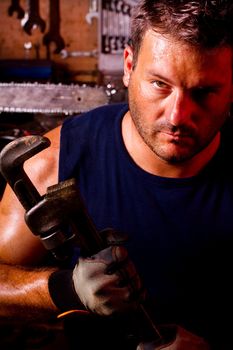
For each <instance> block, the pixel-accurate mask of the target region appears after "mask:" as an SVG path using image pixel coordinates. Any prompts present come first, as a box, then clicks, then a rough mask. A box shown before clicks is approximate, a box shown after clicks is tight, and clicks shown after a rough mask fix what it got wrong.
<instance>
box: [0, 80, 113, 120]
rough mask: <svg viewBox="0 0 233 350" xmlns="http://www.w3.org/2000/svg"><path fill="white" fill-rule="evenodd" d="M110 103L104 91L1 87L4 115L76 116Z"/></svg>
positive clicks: (29, 85) (27, 85)
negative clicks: (11, 113) (41, 114)
mask: <svg viewBox="0 0 233 350" xmlns="http://www.w3.org/2000/svg"><path fill="white" fill-rule="evenodd" d="M108 103H109V97H108V96H107V93H106V88H104V87H98V86H96V87H90V86H87V85H82V86H81V85H78V84H71V85H64V84H38V83H25V84H23V83H22V84H21V83H0V112H16V113H22V112H23V113H46V114H47V113H48V114H64V115H72V114H78V113H83V112H86V111H88V110H90V109H92V108H95V107H98V106H101V105H105V104H108Z"/></svg>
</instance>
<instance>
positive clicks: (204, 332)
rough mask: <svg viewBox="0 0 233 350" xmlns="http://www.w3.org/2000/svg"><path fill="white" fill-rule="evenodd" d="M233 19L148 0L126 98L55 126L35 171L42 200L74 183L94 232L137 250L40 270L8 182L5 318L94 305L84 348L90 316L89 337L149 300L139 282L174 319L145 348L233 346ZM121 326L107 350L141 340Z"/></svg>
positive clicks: (201, 4)
mask: <svg viewBox="0 0 233 350" xmlns="http://www.w3.org/2000/svg"><path fill="white" fill-rule="evenodd" d="M232 19H233V6H232V4H231V2H230V0H228V1H202V0H199V1H187V0H186V1H182V0H180V1H177V0H176V1H171V0H168V1H167V0H159V1H150V0H144V1H142V2H141V3H139V5H138V6H137V7H136V9H135V13H134V15H133V19H132V28H131V34H132V35H131V39H132V42H131V45H130V46H129V47H127V48H126V49H125V52H124V77H123V80H124V84H125V86H126V87H127V88H128V94H129V106H127V105H112V106H104V107H101V108H100V109H97V110H95V111H91V112H89V113H87V114H86V115H84V116H79V117H74V118H71V119H69V120H67V121H66V122H65V123H64V125H63V127H62V129H61V128H57V129H55V130H53V131H51V132H50V133H49V134H48V137H49V138H50V139H51V142H52V145H51V147H50V148H49V149H47V150H45V151H43V152H41V153H40V154H38V155H37V156H35V157H33V159H31V160H29V161H28V162H27V165H26V171H27V172H28V173H29V176H30V178H31V179H32V181H33V182H34V183H35V185H36V186H37V188H38V189H39V191H40V192H41V194H43V193H45V191H46V188H47V187H48V186H50V185H51V184H54V183H56V182H57V181H62V180H66V179H68V178H71V177H75V178H76V179H77V183H78V186H79V188H80V191H81V193H82V195H83V198H84V201H85V203H86V206H87V209H88V211H89V213H90V215H91V217H92V218H93V220H94V223H95V224H96V226H97V228H98V230H100V231H102V230H104V229H105V228H107V227H112V228H114V229H115V230H116V231H119V232H125V233H127V235H128V237H129V238H128V240H127V242H126V243H125V246H126V247H127V250H126V249H125V248H124V247H122V245H121V244H117V243H116V245H115V246H114V245H111V246H110V247H109V248H106V249H105V250H103V251H101V252H100V253H99V254H97V255H96V256H95V257H92V258H82V257H80V259H79V260H78V262H77V264H76V266H75V267H74V269H73V267H72V268H71V270H69V271H63V270H61V271H57V268H56V267H52V268H49V267H48V268H44V269H42V270H41V269H33V268H32V266H36V267H38V266H44V261H46V260H44V259H45V257H46V252H45V251H44V248H43V247H42V245H41V243H40V240H39V239H38V238H36V237H35V236H33V235H32V234H31V232H30V231H29V229H28V228H27V227H26V225H25V223H24V219H23V216H24V211H23V209H22V208H21V206H20V204H19V203H18V202H17V200H16V199H15V197H14V194H13V193H12V191H11V190H10V189H9V188H7V189H6V191H5V194H4V196H3V199H2V203H1V219H0V223H1V245H0V257H1V260H2V263H3V265H2V272H1V291H0V304H1V310H0V312H1V315H2V316H8V317H9V316H14V315H15V314H16V313H18V312H19V310H20V311H21V312H22V313H24V314H31V315H33V316H34V317H35V316H37V317H38V316H40V317H43V315H56V314H58V313H59V311H60V312H62V311H69V310H71V309H73V308H75V309H85V308H86V309H88V310H89V312H90V313H91V314H92V316H93V315H94V316H97V319H95V317H94V319H92V318H88V317H87V318H83V319H81V318H80V317H78V318H79V327H81V328H79V327H77V328H76V331H75V332H76V333H75V336H76V337H77V342H78V338H79V336H80V333H82V331H83V332H85V330H83V328H82V325H83V324H85V327H86V328H87V329H88V330H89V333H88V334H89V337H92V334H93V333H92V332H91V330H90V329H91V328H89V327H90V324H91V323H92V322H93V328H92V330H93V329H95V327H96V321H97V323H98V322H99V321H100V320H101V322H102V321H103V322H105V323H104V326H106V327H107V324H108V326H109V328H106V329H107V332H111V331H110V330H109V329H111V322H112V321H113V322H114V321H115V320H114V317H115V315H116V318H118V317H120V324H121V323H122V326H123V328H124V327H126V328H127V325H123V323H124V322H123V321H122V320H123V319H124V317H123V318H122V315H127V317H128V314H129V315H130V312H132V313H134V311H135V309H136V310H137V308H138V305H140V302H141V300H143V302H144V293H143V292H141V290H142V289H143V288H142V285H143V286H144V287H145V289H146V291H147V294H148V296H149V299H150V301H152V304H151V309H150V312H152V313H153V321H154V322H155V323H156V325H158V326H159V329H163V326H162V327H161V328H160V325H165V329H166V327H167V329H169V327H170V326H169V325H171V324H175V325H177V326H176V337H175V339H172V340H170V339H169V340H168V341H167V343H166V344H164V345H158V344H159V343H156V342H152V343H144V344H142V343H141V344H140V345H139V346H138V349H166V350H175V349H179V350H181V349H182V350H183V349H189V350H196V349H209V346H210V347H211V349H221V350H222V349H229V348H231V347H232V344H231V343H232V341H231V333H230V332H231V329H232V320H231V319H232V311H233V307H232V306H233V302H232V287H231V281H230V276H231V266H232V247H233V245H232V242H233V232H232V227H233V215H232V208H233V192H232V190H233V174H232V171H231V164H230V163H231V158H230V155H231V149H230V147H232V145H231V139H232V137H231V132H232V129H231V128H232V127H231V123H230V121H228V119H229V118H228V115H229V112H230V107H231V103H232V94H233V86H232V44H233V41H232V33H233V32H232V24H231V23H232ZM127 252H128V254H129V257H130V259H129V257H128V255H127ZM74 265H75V264H74ZM23 266H25V268H23ZM28 266H30V267H31V268H30V269H28ZM111 266H114V267H115V270H114V269H113V271H111V272H109V269H110V267H111ZM53 271H55V272H53ZM136 271H137V272H136ZM123 275H124V276H125V278H122V276H123ZM139 276H140V278H141V280H140V278H139ZM48 281H49V282H48ZM141 281H142V282H141ZM64 286H65V287H64ZM128 311H129V313H128ZM77 314H78V312H77ZM119 315H120V316H119ZM44 317H45V316H44ZM99 317H100V319H99ZM72 322H75V320H74V317H72V316H71V323H72ZM118 326H119V323H118ZM85 327H84V328H85ZM81 329H82V330H81ZM107 332H105V334H106V333H107ZM114 332H115V333H114ZM114 332H113V333H110V334H111V336H113V335H114V334H115V338H114V339H113V341H112V344H111V345H109V344H108V345H107V346H106V348H109V349H110V348H111V349H113V348H115V347H114V345H116V344H117V347H116V348H121V349H123V348H128V349H129V348H130V346H132V344H131V345H125V344H127V342H126V340H125V339H124V340H125V342H123V340H122V339H123V338H124V334H122V333H124V332H122V333H121V330H120V328H117V329H116V328H115V329H114ZM97 333H98V334H99V335H100V337H99V338H100V339H99V341H100V342H101V340H102V341H103V342H104V337H103V334H102V333H101V331H99V330H98V332H97ZM103 333H104V332H103ZM155 335H156V332H155ZM157 335H158V334H157ZM95 336H96V334H95ZM117 338H119V339H120V340H119V339H117ZM165 338H166V337H165ZM141 340H142V341H144V339H141ZM150 340H151V339H150ZM95 341H96V340H95ZM118 341H119V342H118ZM146 341H147V339H145V342H146ZM165 342H166V341H165ZM115 343H116V344H115ZM119 344H120V345H119ZM133 344H134V343H133ZM208 344H209V345H208ZM133 346H134V348H135V344H134V345H133ZM86 348H88V346H87V347H86Z"/></svg>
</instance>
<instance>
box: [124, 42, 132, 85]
mask: <svg viewBox="0 0 233 350" xmlns="http://www.w3.org/2000/svg"><path fill="white" fill-rule="evenodd" d="M132 70H133V51H132V48H131V47H130V46H127V47H126V48H125V49H124V75H123V83H124V85H125V87H128V85H129V79H130V75H131V72H132Z"/></svg>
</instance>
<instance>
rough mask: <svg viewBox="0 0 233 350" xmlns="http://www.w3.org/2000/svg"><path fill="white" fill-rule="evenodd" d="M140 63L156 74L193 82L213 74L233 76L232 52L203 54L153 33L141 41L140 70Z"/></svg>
mask: <svg viewBox="0 0 233 350" xmlns="http://www.w3.org/2000/svg"><path fill="white" fill-rule="evenodd" d="M140 62H141V66H143V67H144V68H145V69H149V70H155V73H157V71H159V72H158V73H160V74H163V73H164V74H166V75H177V76H179V77H180V78H181V79H182V76H183V77H186V78H187V76H188V77H189V80H190V81H191V80H192V77H193V78H196V79H197V78H198V79H201V78H202V76H203V79H205V78H206V77H207V76H211V75H213V74H214V76H215V77H216V75H218V77H219V78H220V77H221V76H229V75H230V76H231V74H232V49H231V48H230V47H219V48H216V49H209V50H207V49H206V50H204V49H202V48H198V47H194V46H192V45H189V44H187V43H184V42H180V41H177V40H176V39H175V38H174V37H172V36H168V35H166V36H164V35H161V34H159V33H156V32H155V31H153V30H151V29H150V30H148V31H147V32H146V34H145V36H144V38H143V41H142V45H141V49H140V51H139V56H138V63H139V66H140Z"/></svg>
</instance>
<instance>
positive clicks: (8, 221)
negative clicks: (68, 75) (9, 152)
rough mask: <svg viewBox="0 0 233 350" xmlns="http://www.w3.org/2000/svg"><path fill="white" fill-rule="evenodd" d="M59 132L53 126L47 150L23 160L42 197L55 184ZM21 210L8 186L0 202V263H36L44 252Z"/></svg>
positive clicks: (41, 258)
mask: <svg viewBox="0 0 233 350" xmlns="http://www.w3.org/2000/svg"><path fill="white" fill-rule="evenodd" d="M60 129H61V127H57V128H56V129H54V130H51V131H50V132H48V133H47V134H46V135H45V136H46V137H48V138H49V140H50V141H51V145H50V147H48V148H46V149H45V150H43V151H41V152H39V153H37V154H36V155H35V156H33V157H32V158H30V159H29V160H27V161H26V162H25V164H24V170H25V172H26V173H27V175H28V176H29V178H30V179H31V181H32V182H33V184H34V185H35V187H36V188H37V190H38V191H39V192H40V194H41V195H43V194H44V193H45V192H46V190H47V187H48V186H51V185H54V184H55V183H57V181H58V163H59V149H60ZM24 214H25V210H24V208H23V207H22V205H21V204H20V202H19V201H18V198H17V197H16V195H15V194H14V192H13V191H12V190H11V188H10V187H9V186H7V187H6V190H5V192H4V194H3V197H2V200H1V202H0V235H1V240H0V261H2V262H5V263H10V264H18V265H34V264H38V263H40V262H41V261H42V260H43V258H44V256H45V254H46V253H47V252H46V251H45V249H44V247H43V246H42V244H41V241H40V239H39V238H38V237H37V236H35V235H33V234H32V233H31V232H30V230H29V228H28V227H27V225H26V223H25V221H24Z"/></svg>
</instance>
